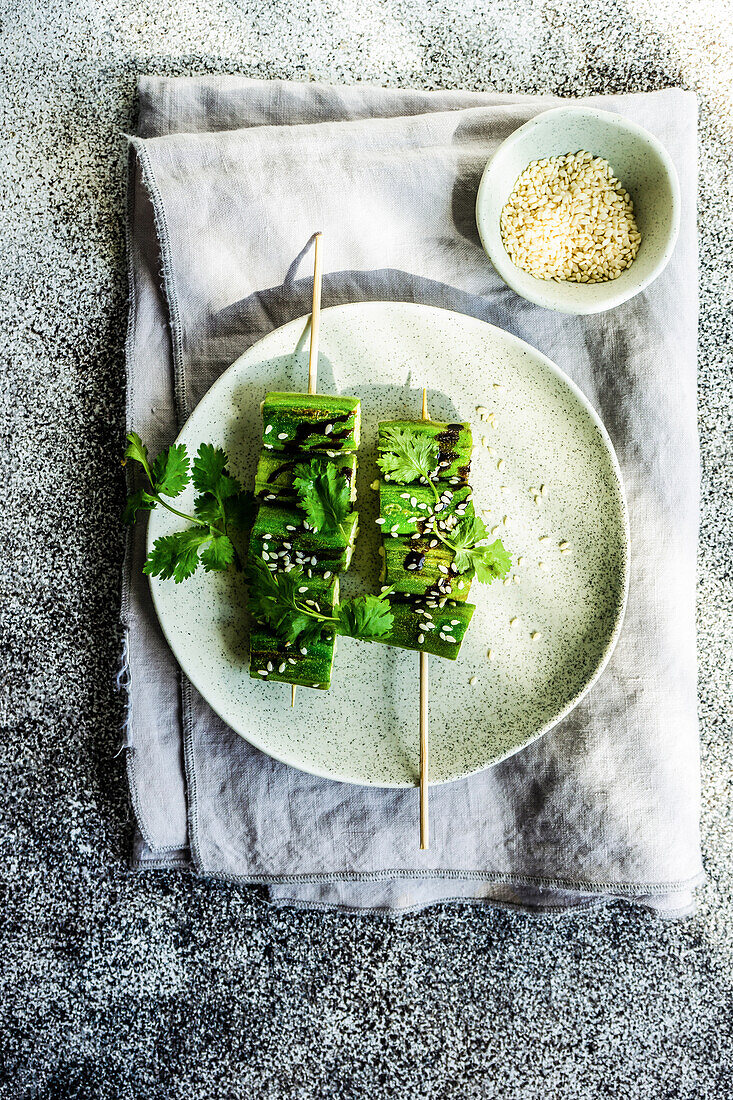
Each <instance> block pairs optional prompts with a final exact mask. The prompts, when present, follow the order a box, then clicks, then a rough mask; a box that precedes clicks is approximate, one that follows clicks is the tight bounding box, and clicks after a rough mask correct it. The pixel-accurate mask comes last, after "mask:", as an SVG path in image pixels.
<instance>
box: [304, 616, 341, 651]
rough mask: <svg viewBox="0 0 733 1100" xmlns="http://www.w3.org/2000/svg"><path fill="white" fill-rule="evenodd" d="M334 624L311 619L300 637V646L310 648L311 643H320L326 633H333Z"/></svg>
mask: <svg viewBox="0 0 733 1100" xmlns="http://www.w3.org/2000/svg"><path fill="white" fill-rule="evenodd" d="M332 626H333V624H329V623H322V622H319V621H318V619H311V620H310V621H309V623H308V625H307V626H305V627H303V629H302V630H301V632H300V634H299V635H298V644H299V645H304V646H308V644H309V643H310V642H316V641H318V640H319V639H320V638H321V637H322V636H323V635H324V634H325V633H328V634H329V635H330V634H332V633H333V629H332Z"/></svg>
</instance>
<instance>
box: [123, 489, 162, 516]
mask: <svg viewBox="0 0 733 1100" xmlns="http://www.w3.org/2000/svg"><path fill="white" fill-rule="evenodd" d="M155 504H156V501H155V497H151V495H150V493H146V492H145V490H144V489H138V490H137V491H136V492H134V493H130V495H129V497H128V498H127V502H126V504H125V510H124V512H123V513H122V522H123V523H134V522H135V518H136V516H137V513H138V512H149V511H150V510H151V509H152V508H154V507H155Z"/></svg>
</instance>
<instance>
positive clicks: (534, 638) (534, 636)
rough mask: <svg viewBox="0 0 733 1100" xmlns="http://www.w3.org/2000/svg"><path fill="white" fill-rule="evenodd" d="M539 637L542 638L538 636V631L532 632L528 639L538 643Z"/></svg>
mask: <svg viewBox="0 0 733 1100" xmlns="http://www.w3.org/2000/svg"><path fill="white" fill-rule="evenodd" d="M541 637H542V635H541V634H540V632H539V630H533V631H532V633H531V634H530V638H531V639H532V641H533V642H539V640H540V638H541Z"/></svg>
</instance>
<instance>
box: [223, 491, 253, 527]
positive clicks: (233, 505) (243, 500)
mask: <svg viewBox="0 0 733 1100" xmlns="http://www.w3.org/2000/svg"><path fill="white" fill-rule="evenodd" d="M256 515H257V502H256V501H255V495H254V493H253V492H252V490H251V489H242V490H241V491H240V492H238V493H237V494H236V495H234V496H230V497H227V499H226V500H225V501H224V519H225V521H226V525H227V527H232V528H233V530H235V531H245V530H246V529H247V528H248V527H251V526H252V524H253V523H254V520H255V516H256Z"/></svg>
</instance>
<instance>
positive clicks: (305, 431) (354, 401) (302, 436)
mask: <svg viewBox="0 0 733 1100" xmlns="http://www.w3.org/2000/svg"><path fill="white" fill-rule="evenodd" d="M262 419H263V423H264V427H263V433H264V434H263V443H264V446H265V449H266V450H269V451H288V452H292V451H307V452H308V453H309V454H310V453H312V452H313V451H318V452H321V453H322V454H323V453H326V454H328V453H333V454H337V453H339V452H341V451H355V450H356V449H357V447H358V446H359V436H360V431H361V403H360V401H359V399H358V397H339V396H331V395H327V394H319V393H268V394H267V396H266V398H265V400H264V401H263V403H262Z"/></svg>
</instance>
